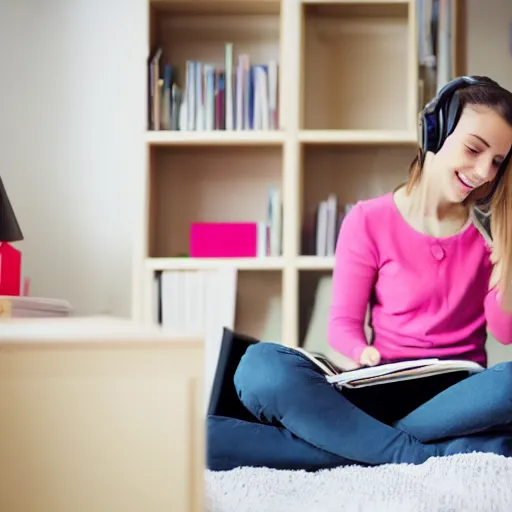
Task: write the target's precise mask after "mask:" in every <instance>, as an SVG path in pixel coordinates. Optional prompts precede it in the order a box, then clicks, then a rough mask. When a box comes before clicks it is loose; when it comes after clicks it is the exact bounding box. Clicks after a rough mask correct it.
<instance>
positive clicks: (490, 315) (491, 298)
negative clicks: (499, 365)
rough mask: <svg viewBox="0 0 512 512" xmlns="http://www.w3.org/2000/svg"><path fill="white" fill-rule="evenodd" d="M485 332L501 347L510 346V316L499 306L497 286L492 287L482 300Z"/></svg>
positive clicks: (511, 329)
mask: <svg viewBox="0 0 512 512" xmlns="http://www.w3.org/2000/svg"><path fill="white" fill-rule="evenodd" d="M484 311H485V319H486V321H487V330H488V331H489V332H490V333H491V334H492V335H493V336H494V337H495V338H496V340H497V341H499V342H500V343H502V344H503V345H510V344H512V314H511V313H508V312H507V311H505V310H504V309H503V308H502V306H501V300H500V293H499V291H498V286H496V285H495V286H493V287H492V288H491V289H490V290H489V292H488V293H487V295H486V297H485V300H484Z"/></svg>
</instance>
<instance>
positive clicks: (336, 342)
mask: <svg viewBox="0 0 512 512" xmlns="http://www.w3.org/2000/svg"><path fill="white" fill-rule="evenodd" d="M376 275H377V254H376V248H375V245H374V243H373V241H372V237H371V236H370V233H369V231H368V226H367V222H366V218H365V211H364V208H363V205H362V204H361V203H358V204H356V205H355V206H354V207H353V208H352V209H351V210H350V212H349V213H348V214H347V216H346V217H345V219H344V221H343V223H342V225H341V229H340V233H339V235H338V240H337V244H336V253H335V258H334V271H333V292H332V303H331V307H330V311H329V325H328V340H329V344H330V345H331V346H332V347H333V348H334V349H335V350H337V351H338V352H340V353H341V354H343V355H345V356H347V357H348V358H350V359H352V360H353V361H356V362H357V363H359V361H360V358H361V353H362V352H363V350H364V349H365V348H368V343H367V340H366V336H365V331H364V324H365V316H366V312H367V308H368V302H369V299H370V295H371V291H372V287H373V285H374V283H375V278H376Z"/></svg>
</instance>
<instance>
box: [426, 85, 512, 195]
mask: <svg viewBox="0 0 512 512" xmlns="http://www.w3.org/2000/svg"><path fill="white" fill-rule="evenodd" d="M472 85H485V86H488V87H489V86H491V87H497V88H501V87H500V85H499V84H498V83H497V82H495V81H494V80H491V79H490V78H488V77H485V76H461V77H458V78H455V79H454V80H452V81H451V82H448V83H447V84H446V85H445V86H444V87H442V88H441V90H440V91H439V92H438V93H437V95H436V97H435V98H433V99H432V100H431V101H430V102H428V103H427V105H426V106H425V108H424V109H423V111H422V112H421V115H420V130H419V136H420V144H421V150H422V153H423V155H425V153H426V152H427V151H431V152H432V153H437V152H438V151H439V150H440V149H441V146H442V145H443V143H444V141H445V140H446V137H448V135H450V134H451V133H452V132H453V130H454V129H455V126H456V125H457V122H458V121H459V118H460V115H461V113H462V105H461V103H460V100H459V97H458V96H457V95H456V94H455V91H457V90H459V89H463V88H465V87H469V86H472ZM511 153H512V150H511V151H510V152H509V154H508V155H507V157H506V158H505V161H504V162H503V164H502V165H501V166H500V169H499V171H498V174H497V176H496V179H495V182H494V186H493V188H492V190H491V192H490V193H489V194H488V195H487V196H486V197H484V198H482V199H481V200H479V201H478V204H480V205H481V204H487V203H489V202H490V200H491V198H492V196H493V195H494V192H495V191H496V188H497V186H498V184H499V181H500V180H501V177H502V176H503V174H504V172H505V169H506V168H507V165H508V162H509V160H510V156H511Z"/></svg>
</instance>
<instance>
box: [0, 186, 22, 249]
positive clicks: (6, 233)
mask: <svg viewBox="0 0 512 512" xmlns="http://www.w3.org/2000/svg"><path fill="white" fill-rule="evenodd" d="M19 240H23V233H22V232H21V229H20V226H19V224H18V221H17V220H16V215H14V210H13V209H12V206H11V202H10V201H9V198H8V197H7V192H6V191H5V187H4V184H3V182H2V178H0V243H1V242H18V241H19Z"/></svg>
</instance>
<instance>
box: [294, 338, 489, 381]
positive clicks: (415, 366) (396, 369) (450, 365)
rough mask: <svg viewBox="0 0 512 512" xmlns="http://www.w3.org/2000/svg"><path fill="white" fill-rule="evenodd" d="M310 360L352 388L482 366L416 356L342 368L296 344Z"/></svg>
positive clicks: (330, 377) (478, 369)
mask: <svg viewBox="0 0 512 512" xmlns="http://www.w3.org/2000/svg"><path fill="white" fill-rule="evenodd" d="M296 350H298V351H299V352H301V353H302V354H304V355H305V356H306V357H307V358H308V359H309V360H310V361H312V362H313V363H314V364H316V365H317V366H318V368H320V370H321V371H322V372H323V373H324V374H325V376H326V379H327V381H328V382H329V383H331V384H335V385H336V386H339V387H346V388H351V389H357V388H363V387H366V386H376V385H378V384H388V383H391V382H399V381H404V380H410V379H419V378H422V377H429V376H433V375H441V374H443V373H452V372H460V371H462V372H469V373H478V372H481V371H483V370H484V368H483V367H482V366H481V365H479V364H478V363H475V362H473V361H464V360H446V359H436V358H430V359H416V360H411V361H401V362H398V363H389V364H381V365H378V366H371V367H363V368H358V369H356V370H348V371H344V370H341V369H340V368H338V367H337V366H335V365H334V364H333V363H332V362H331V361H329V359H327V358H326V357H325V356H323V355H322V354H317V353H311V352H307V351H306V350H304V349H301V348H297V349H296Z"/></svg>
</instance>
